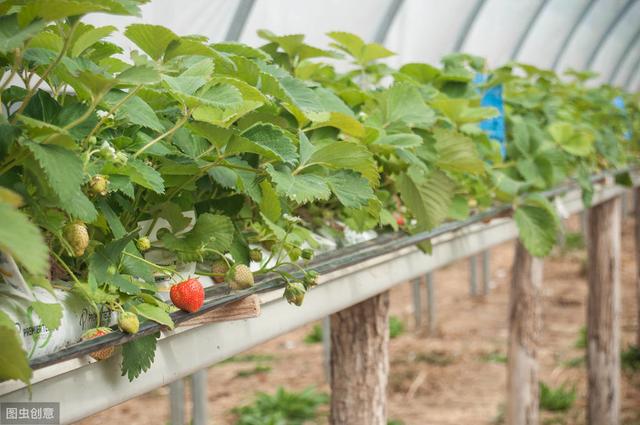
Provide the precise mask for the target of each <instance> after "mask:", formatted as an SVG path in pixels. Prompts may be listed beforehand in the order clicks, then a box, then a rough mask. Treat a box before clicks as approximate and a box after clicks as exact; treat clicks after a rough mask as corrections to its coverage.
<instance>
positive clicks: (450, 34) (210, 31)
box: [88, 0, 640, 87]
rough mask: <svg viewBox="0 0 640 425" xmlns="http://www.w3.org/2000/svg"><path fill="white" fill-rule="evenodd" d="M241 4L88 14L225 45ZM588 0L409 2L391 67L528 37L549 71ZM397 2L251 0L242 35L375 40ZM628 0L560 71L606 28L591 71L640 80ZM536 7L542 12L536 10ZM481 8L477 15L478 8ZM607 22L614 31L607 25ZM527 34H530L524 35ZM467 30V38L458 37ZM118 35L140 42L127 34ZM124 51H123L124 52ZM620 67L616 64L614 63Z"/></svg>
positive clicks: (595, 11)
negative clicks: (336, 34)
mask: <svg viewBox="0 0 640 425" xmlns="http://www.w3.org/2000/svg"><path fill="white" fill-rule="evenodd" d="M240 1H241V0H180V1H178V0H152V1H151V2H150V3H148V4H146V5H145V6H143V14H142V16H141V17H138V18H124V17H114V16H106V15H100V14H95V15H90V16H89V17H88V20H89V22H91V23H94V24H96V25H115V26H117V27H118V28H120V29H123V28H124V27H125V26H126V25H128V24H130V23H133V22H144V23H148V24H157V25H164V26H166V27H168V28H170V29H171V30H173V31H174V32H176V33H177V34H179V35H187V34H201V35H205V36H207V37H209V39H210V40H211V41H212V42H216V41H221V40H223V39H224V38H225V35H226V34H227V31H228V30H229V27H230V25H231V23H232V20H233V19H234V17H235V12H236V10H237V8H238V5H239V4H240ZM590 1H591V0H548V1H547V2H546V3H545V4H544V7H543V8H542V9H540V6H541V5H542V4H543V2H544V0H404V1H403V2H402V5H401V7H400V9H399V11H398V13H397V15H396V17H395V19H394V20H393V21H392V22H391V25H390V27H389V29H388V33H387V37H386V40H385V45H386V46H387V47H388V48H390V49H391V50H393V51H394V52H396V53H397V56H395V57H393V58H391V59H389V62H390V63H391V64H392V65H399V64H401V63H407V62H416V61H420V62H428V63H431V64H438V63H439V62H440V59H441V58H442V56H444V55H446V54H448V53H451V52H452V51H454V49H455V47H456V44H457V42H458V41H459V40H462V39H464V43H463V44H462V46H461V51H464V52H468V53H472V54H477V55H480V56H484V57H486V58H487V59H488V62H489V66H492V67H493V66H499V65H501V64H503V63H504V62H507V61H509V60H511V59H513V58H512V57H511V55H512V54H513V53H514V49H515V48H516V46H517V45H518V42H519V41H520V40H521V38H522V37H523V35H524V34H525V33H526V37H524V38H523V39H522V46H521V49H520V51H519V54H518V57H517V58H516V59H517V60H519V61H521V62H526V63H531V64H533V65H536V66H539V67H543V68H549V67H551V66H552V65H553V61H554V59H555V57H556V55H557V54H558V53H559V52H560V51H561V49H562V45H563V44H564V41H565V40H566V38H567V36H568V35H569V33H570V31H571V28H572V27H573V25H574V23H576V22H577V20H578V19H579V18H580V17H581V15H582V12H583V11H584V10H585V7H586V6H587V5H588V4H589V2H590ZM392 2H393V0H255V2H254V4H253V8H252V9H251V11H250V13H249V15H248V18H247V20H246V22H245V25H244V29H243V31H242V33H241V36H240V41H243V42H246V43H248V44H251V45H254V46H259V45H261V44H263V43H264V40H262V39H260V38H259V37H258V36H257V35H256V31H257V30H258V29H262V28H264V29H269V30H271V31H273V32H274V33H276V34H294V33H301V34H305V35H306V36H307V42H309V43H310V44H313V45H317V46H319V47H327V45H328V43H329V41H330V40H329V38H328V37H326V35H325V34H326V33H327V32H329V31H348V32H353V33H355V34H358V35H359V36H361V37H362V38H363V39H365V40H366V41H369V42H370V41H373V39H374V36H375V34H376V32H377V31H378V29H379V27H380V24H381V23H382V22H383V18H384V16H385V14H386V13H387V11H388V10H389V6H390V5H391V4H392ZM626 3H627V0H596V1H595V3H594V4H593V6H592V7H590V8H589V11H588V13H586V15H585V16H584V19H583V20H582V21H581V24H580V25H579V26H578V27H577V28H576V31H575V32H574V33H573V36H572V37H571V38H570V39H569V40H568V44H567V46H566V49H565V50H564V52H563V54H562V56H561V57H560V60H559V62H558V70H559V71H563V70H566V69H568V68H576V69H584V68H585V67H586V65H587V63H588V61H589V58H590V57H591V55H592V54H593V52H594V51H595V50H594V49H595V48H596V47H597V45H598V43H599V42H600V40H602V37H603V35H604V34H605V33H606V32H607V30H608V29H611V31H610V32H609V33H608V36H607V37H606V38H605V39H604V42H603V44H602V46H601V48H600V49H599V51H598V54H597V55H596V56H595V57H594V61H593V63H592V69H593V70H594V71H596V72H599V73H601V74H602V77H601V79H600V81H609V79H610V78H611V77H615V79H614V80H613V83H614V84H617V85H623V84H625V83H627V82H628V83H629V86H630V87H637V86H638V84H640V81H639V80H640V75H638V74H639V72H638V69H637V68H638V67H639V66H640V62H639V59H640V38H638V42H636V43H632V41H633V40H634V38H635V37H636V34H637V32H638V30H639V29H640V1H637V2H636V3H635V4H633V5H632V6H631V7H630V8H629V9H628V11H627V12H626V13H625V14H624V15H623V16H621V19H620V20H619V22H617V25H615V26H613V27H611V26H612V23H613V22H614V20H615V19H616V17H617V16H618V15H619V14H620V11H621V10H623V7H624V6H625V4H626ZM538 10H540V14H539V15H537V18H536V19H533V18H534V17H536V13H537V12H538ZM476 11H477V14H475V12H476ZM610 27H611V28H610ZM527 31H528V32H527ZM465 33H466V37H462V35H463V34H465ZM114 40H115V41H117V42H118V43H123V44H124V46H125V47H126V48H127V50H128V49H130V48H134V47H133V45H132V44H131V43H129V42H128V40H126V38H125V37H124V36H123V35H122V34H117V35H115V36H114ZM125 53H127V52H125ZM618 63H620V66H619V68H620V69H619V70H618V71H616V70H615V69H616V68H617V67H618Z"/></svg>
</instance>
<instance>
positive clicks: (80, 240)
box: [62, 221, 89, 257]
mask: <svg viewBox="0 0 640 425" xmlns="http://www.w3.org/2000/svg"><path fill="white" fill-rule="evenodd" d="M62 234H63V236H64V238H65V239H66V240H67V242H68V243H69V245H71V248H72V249H73V255H75V256H76V257H81V256H82V255H83V254H84V251H85V250H86V249H87V246H89V231H88V230H87V226H86V225H85V224H84V223H83V222H81V221H77V222H73V223H69V224H67V225H66V226H65V227H64V229H63V230H62Z"/></svg>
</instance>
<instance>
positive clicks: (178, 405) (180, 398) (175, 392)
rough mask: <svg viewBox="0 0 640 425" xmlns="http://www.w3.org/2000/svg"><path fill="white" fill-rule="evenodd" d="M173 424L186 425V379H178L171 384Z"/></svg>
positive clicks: (170, 398)
mask: <svg viewBox="0 0 640 425" xmlns="http://www.w3.org/2000/svg"><path fill="white" fill-rule="evenodd" d="M169 404H170V406H169V407H170V410H171V425H184V380H183V379H182V378H180V379H176V380H175V381H173V382H172V383H170V384H169Z"/></svg>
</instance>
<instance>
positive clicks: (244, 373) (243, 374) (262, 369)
mask: <svg viewBox="0 0 640 425" xmlns="http://www.w3.org/2000/svg"><path fill="white" fill-rule="evenodd" d="M268 372H271V366H267V365H261V364H259V365H256V367H254V368H253V369H246V370H240V371H238V373H236V378H248V377H249V376H253V375H259V374H261V373H268Z"/></svg>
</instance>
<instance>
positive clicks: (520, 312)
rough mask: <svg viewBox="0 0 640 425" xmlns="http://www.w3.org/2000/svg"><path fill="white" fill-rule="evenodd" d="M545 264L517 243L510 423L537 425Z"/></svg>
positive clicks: (511, 324)
mask: <svg viewBox="0 0 640 425" xmlns="http://www.w3.org/2000/svg"><path fill="white" fill-rule="evenodd" d="M542 271H543V261H542V259H540V258H536V257H533V256H532V255H531V254H530V253H529V252H528V251H527V250H526V248H525V247H524V245H522V243H520V241H519V240H518V241H517V242H516V252H515V258H514V260H513V272H512V277H511V293H510V296H509V348H508V350H509V351H508V370H507V421H506V423H508V424H509V425H525V424H526V425H530V424H537V423H538V422H539V421H538V405H539V394H538V393H539V389H538V362H537V358H536V357H537V345H538V341H539V337H540V329H541V325H542V318H541V310H542V300H541V298H542V296H541V288H542Z"/></svg>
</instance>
